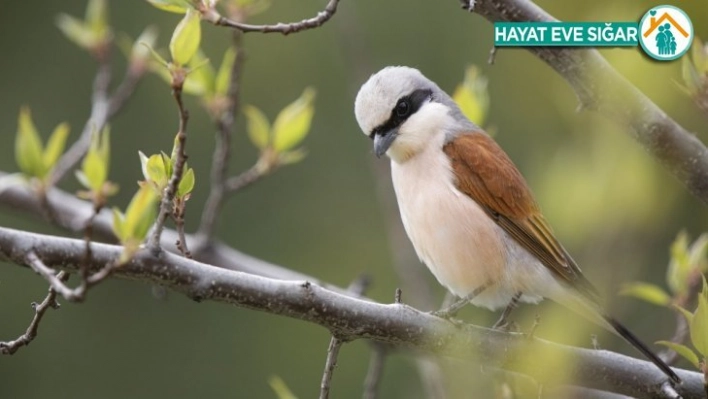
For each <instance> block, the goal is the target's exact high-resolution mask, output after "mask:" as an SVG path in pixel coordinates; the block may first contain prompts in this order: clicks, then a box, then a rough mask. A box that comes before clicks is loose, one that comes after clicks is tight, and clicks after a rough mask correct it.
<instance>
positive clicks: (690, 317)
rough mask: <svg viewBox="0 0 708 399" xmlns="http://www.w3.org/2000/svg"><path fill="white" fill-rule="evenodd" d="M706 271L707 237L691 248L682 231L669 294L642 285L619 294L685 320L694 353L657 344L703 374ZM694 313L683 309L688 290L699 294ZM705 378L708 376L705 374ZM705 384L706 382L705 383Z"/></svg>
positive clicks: (707, 328)
mask: <svg viewBox="0 0 708 399" xmlns="http://www.w3.org/2000/svg"><path fill="white" fill-rule="evenodd" d="M706 272H708V234H702V235H701V236H699V237H698V238H697V239H696V240H695V241H694V242H693V243H692V244H691V245H689V240H688V235H687V234H686V233H685V232H681V233H680V234H679V235H678V237H677V238H676V240H675V241H674V243H673V245H672V246H671V261H670V262H669V267H668V271H667V274H666V283H667V286H668V287H669V292H670V294H669V292H666V291H665V290H664V289H663V288H661V287H659V286H657V285H654V284H650V283H643V282H634V283H629V284H625V286H624V287H623V288H622V290H621V292H620V293H621V294H623V295H629V296H634V297H636V298H639V299H641V300H643V301H646V302H649V303H651V304H654V305H659V306H666V307H670V308H673V309H675V310H676V311H678V312H680V313H682V314H683V315H684V316H685V317H686V321H687V324H688V328H689V333H690V334H689V337H690V340H691V343H692V344H693V347H694V348H696V350H697V352H698V353H699V354H700V357H699V355H697V354H696V352H694V351H693V350H692V349H691V348H689V347H688V346H686V345H684V344H683V343H680V342H671V341H666V340H661V341H658V342H657V343H658V344H661V345H664V346H666V347H668V348H670V349H672V350H674V351H676V353H678V354H679V355H681V356H682V357H683V358H685V359H686V360H688V361H689V362H690V363H691V364H692V365H693V366H694V367H695V368H697V369H699V370H700V371H701V372H703V373H706V372H707V371H708V368H706V358H708V283H706V278H705V273H706ZM699 289H700V293H699V294H698V295H697V304H696V310H695V311H693V312H691V311H689V310H687V309H686V308H687V307H689V306H692V304H690V303H688V301H689V300H690V297H692V295H691V291H698V290H699ZM706 375H707V376H708V374H706ZM706 384H708V379H707V380H706Z"/></svg>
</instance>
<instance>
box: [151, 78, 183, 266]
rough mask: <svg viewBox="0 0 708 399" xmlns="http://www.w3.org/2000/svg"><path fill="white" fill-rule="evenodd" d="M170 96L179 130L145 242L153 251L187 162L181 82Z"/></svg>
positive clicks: (157, 243) (157, 248)
mask: <svg viewBox="0 0 708 399" xmlns="http://www.w3.org/2000/svg"><path fill="white" fill-rule="evenodd" d="M172 96H173V97H174V99H175V102H176V103H177V110H178V112H179V131H178V132H177V144H176V145H177V148H176V149H175V151H176V154H177V159H176V160H175V164H174V167H173V169H172V176H171V177H170V180H169V182H168V183H167V187H165V190H164V192H163V193H162V200H161V201H160V210H159V213H158V215H157V220H156V221H155V225H154V226H153V228H152V234H151V235H150V238H149V239H148V242H147V246H148V248H150V250H151V251H153V252H159V251H160V238H161V236H162V230H163V229H164V228H165V222H166V221H167V218H169V217H170V215H172V212H173V208H174V199H175V195H176V194H177V187H178V186H179V182H180V180H182V173H183V172H184V165H185V164H186V163H187V154H186V152H185V146H186V144H187V122H189V112H188V111H187V109H186V108H185V107H184V103H183V102H182V84H179V85H177V86H175V87H173V88H172ZM185 242H186V241H185Z"/></svg>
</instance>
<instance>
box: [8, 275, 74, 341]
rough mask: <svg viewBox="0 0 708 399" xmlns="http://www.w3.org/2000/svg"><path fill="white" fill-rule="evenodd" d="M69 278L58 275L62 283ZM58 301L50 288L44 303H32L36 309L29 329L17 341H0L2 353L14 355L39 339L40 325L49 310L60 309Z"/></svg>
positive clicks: (54, 292) (55, 293)
mask: <svg viewBox="0 0 708 399" xmlns="http://www.w3.org/2000/svg"><path fill="white" fill-rule="evenodd" d="M67 277H68V274H67V273H65V272H59V274H57V279H59V280H60V281H61V280H64V279H66V278H67ZM56 299H57V292H56V291H55V290H54V288H52V287H51V286H50V287H49V292H48V293H47V296H46V297H45V298H44V300H43V301H42V302H40V303H35V302H32V308H33V309H34V317H33V318H32V321H31V322H30V325H29V327H27V330H26V331H25V333H24V334H22V335H20V336H19V337H18V338H17V339H14V340H12V341H0V353H1V354H3V355H12V354H14V353H15V352H17V351H18V350H19V349H20V348H22V347H24V346H27V345H29V344H30V343H32V341H34V339H35V338H37V333H38V331H39V323H41V322H42V318H43V317H44V314H45V313H46V312H47V309H49V308H52V309H59V303H57V301H56Z"/></svg>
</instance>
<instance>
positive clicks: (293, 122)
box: [243, 87, 315, 173]
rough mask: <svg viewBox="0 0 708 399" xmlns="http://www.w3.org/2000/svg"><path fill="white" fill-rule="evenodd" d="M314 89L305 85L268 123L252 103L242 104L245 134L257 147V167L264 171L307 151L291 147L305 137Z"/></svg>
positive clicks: (295, 145) (301, 156)
mask: <svg viewBox="0 0 708 399" xmlns="http://www.w3.org/2000/svg"><path fill="white" fill-rule="evenodd" d="M314 101H315V89H313V88H311V87H308V88H306V89H305V91H303V92H302V95H301V96H300V97H299V98H298V99H296V100H295V101H293V102H292V103H290V104H288V105H287V106H285V108H283V109H282V110H281V111H280V112H279V113H278V116H276V118H275V122H273V126H271V125H270V122H269V121H268V118H267V117H266V116H265V114H263V111H261V110H260V109H258V108H257V107H255V106H253V105H246V106H245V107H244V110H243V112H244V115H245V116H246V119H247V122H248V125H247V127H248V137H249V138H250V139H251V143H253V145H254V146H256V148H258V149H259V150H260V157H259V158H258V163H257V169H258V170H260V171H261V172H260V173H267V172H269V171H271V170H273V169H275V168H277V167H279V166H281V165H288V164H293V163H297V162H300V161H301V160H303V159H304V158H305V155H306V154H307V153H306V151H305V149H304V148H302V147H300V148H295V147H297V146H298V145H299V144H300V143H301V142H302V140H304V139H305V137H307V134H308V133H309V132H310V125H311V124H312V117H313V116H314V115H315V108H314Z"/></svg>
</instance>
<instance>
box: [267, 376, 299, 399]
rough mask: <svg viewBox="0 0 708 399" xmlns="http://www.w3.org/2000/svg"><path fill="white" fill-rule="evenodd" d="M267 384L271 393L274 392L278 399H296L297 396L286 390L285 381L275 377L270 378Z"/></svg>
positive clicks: (288, 389)
mask: <svg viewBox="0 0 708 399" xmlns="http://www.w3.org/2000/svg"><path fill="white" fill-rule="evenodd" d="M268 384H269V385H270V387H271V388H273V392H275V396H276V397H277V398H278V399H297V396H295V394H293V392H292V391H291V390H290V388H288V385H287V384H286V383H285V381H283V379H282V378H280V377H278V376H277V375H274V376H272V377H270V379H269V380H268Z"/></svg>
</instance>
